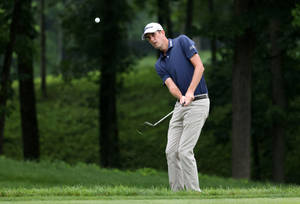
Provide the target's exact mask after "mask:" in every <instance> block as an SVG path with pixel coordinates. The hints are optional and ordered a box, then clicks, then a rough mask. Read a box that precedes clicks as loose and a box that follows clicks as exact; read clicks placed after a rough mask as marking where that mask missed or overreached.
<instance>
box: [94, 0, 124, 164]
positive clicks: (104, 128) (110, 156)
mask: <svg viewBox="0 0 300 204" xmlns="http://www.w3.org/2000/svg"><path fill="white" fill-rule="evenodd" d="M101 5H102V6H101V12H100V13H101V14H102V16H101V23H102V26H101V30H100V36H101V39H100V45H101V48H100V49H99V55H100V72H101V75H100V88H99V91H100V92H99V101H100V104H99V123H100V124H99V127H100V136H99V142H100V164H101V166H103V167H114V168H116V167H120V149H119V136H118V121H117V107H116V94H117V72H119V71H121V70H122V69H123V68H124V66H125V64H124V60H125V59H126V54H127V52H126V42H125V39H126V28H125V26H124V25H125V23H126V21H127V19H128V17H127V10H128V8H127V3H126V1H119V0H110V1H104V0H103V1H101Z"/></svg>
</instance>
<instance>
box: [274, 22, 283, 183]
mask: <svg viewBox="0 0 300 204" xmlns="http://www.w3.org/2000/svg"><path fill="white" fill-rule="evenodd" d="M280 30H281V29H280V21H279V20H278V19H272V20H271V23H270V42H271V57H272V59H271V73H272V102H273V105H274V106H275V107H278V108H279V109H280V110H281V111H282V112H283V113H284V112H285V109H286V96H285V91H284V85H283V84H284V83H283V82H284V80H283V72H282V54H283V52H282V50H281V48H280V44H279V38H280V35H279V33H280ZM284 134H285V127H284V121H283V120H282V119H280V118H279V119H274V122H273V124H272V136H273V180H274V181H276V182H283V181H284V168H283V167H284Z"/></svg>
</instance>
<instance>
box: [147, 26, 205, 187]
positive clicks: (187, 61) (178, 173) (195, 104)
mask: <svg viewBox="0 0 300 204" xmlns="http://www.w3.org/2000/svg"><path fill="white" fill-rule="evenodd" d="M142 39H143V40H144V39H147V41H148V42H149V43H150V44H151V45H152V46H153V47H154V48H155V49H158V50H160V57H159V59H158V60H157V62H156V64H155V69H156V72H157V74H158V75H159V76H160V77H161V79H162V80H163V82H164V84H165V85H166V86H167V87H168V89H169V91H170V93H171V94H172V95H173V96H174V97H175V98H177V102H176V104H175V107H174V112H173V115H172V118H171V120H170V124H169V129H168V142H167V147H166V157H167V161H168V174H169V183H170V187H171V189H172V190H173V191H180V190H184V189H186V190H193V191H198V192H201V190H200V188H199V181H198V170H197V164H196V160H195V157H194V152H193V149H194V147H195V145H196V143H197V141H198V138H199V136H200V132H201V129H202V127H203V125H204V122H205V120H206V118H207V117H208V113H209V104H210V101H209V98H208V91H207V86H206V83H205V79H204V77H203V72H204V67H203V64H202V62H201V59H200V57H199V55H198V51H197V49H196V47H195V43H194V42H193V41H192V40H191V39H190V38H188V37H187V36H185V35H180V36H178V37H177V38H174V39H168V38H167V37H166V35H165V31H164V30H163V28H162V26H161V25H160V24H158V23H149V24H147V25H146V26H145V28H144V33H143V35H142Z"/></svg>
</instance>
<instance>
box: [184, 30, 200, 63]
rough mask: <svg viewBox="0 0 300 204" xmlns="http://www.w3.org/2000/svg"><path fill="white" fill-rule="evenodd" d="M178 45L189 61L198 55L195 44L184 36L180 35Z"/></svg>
mask: <svg viewBox="0 0 300 204" xmlns="http://www.w3.org/2000/svg"><path fill="white" fill-rule="evenodd" d="M179 42H180V45H181V47H182V49H183V52H184V54H185V56H186V57H187V58H188V59H190V58H191V57H192V56H194V54H196V53H198V51H197V48H196V46H195V42H194V41H193V40H191V39H190V38H189V37H187V36H186V35H181V36H180V38H179Z"/></svg>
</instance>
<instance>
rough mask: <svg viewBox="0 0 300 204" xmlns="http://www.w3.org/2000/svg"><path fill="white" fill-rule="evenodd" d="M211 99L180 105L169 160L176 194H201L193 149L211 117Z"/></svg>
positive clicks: (173, 124) (170, 132)
mask: <svg viewBox="0 0 300 204" xmlns="http://www.w3.org/2000/svg"><path fill="white" fill-rule="evenodd" d="M209 104H210V101H209V99H208V98H207V99H200V100H197V101H193V102H192V103H191V104H190V105H189V106H187V107H182V106H181V104H180V103H179V102H176V104H175V108H174V113H173V116H172V118H171V120H170V124H169V130H168V143H167V147H166V156H167V161H168V174H169V183H170V187H171V189H172V190H173V191H179V190H184V187H185V188H186V190H194V191H200V192H201V190H200V188H199V181H198V170H197V164H196V160H195V157H194V152H193V149H194V147H195V145H196V143H197V141H198V138H199V136H200V133H201V129H202V127H203V125H204V122H205V120H206V118H207V117H208V113H209Z"/></svg>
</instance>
